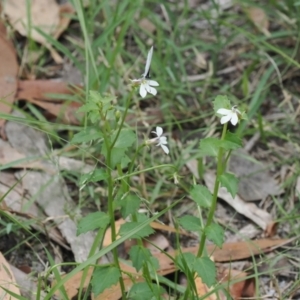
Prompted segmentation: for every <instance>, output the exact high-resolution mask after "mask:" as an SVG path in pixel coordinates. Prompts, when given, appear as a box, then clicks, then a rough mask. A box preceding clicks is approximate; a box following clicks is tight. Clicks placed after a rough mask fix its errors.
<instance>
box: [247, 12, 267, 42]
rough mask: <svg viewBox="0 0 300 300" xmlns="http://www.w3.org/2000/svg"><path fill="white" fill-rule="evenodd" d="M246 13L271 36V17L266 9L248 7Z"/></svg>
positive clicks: (262, 30)
mask: <svg viewBox="0 0 300 300" xmlns="http://www.w3.org/2000/svg"><path fill="white" fill-rule="evenodd" d="M246 14H247V15H248V17H249V19H250V20H251V21H252V22H253V24H254V25H255V26H256V27H257V28H258V30H260V31H261V32H262V33H263V34H265V35H266V36H270V35H271V34H270V32H269V19H268V16H267V15H266V13H265V11H264V10H263V9H261V8H259V7H254V6H252V7H248V8H247V9H246Z"/></svg>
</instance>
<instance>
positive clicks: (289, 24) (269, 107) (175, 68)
mask: <svg viewBox="0 0 300 300" xmlns="http://www.w3.org/2000/svg"><path fill="white" fill-rule="evenodd" d="M71 2H72V3H73V5H74V7H75V9H76V14H75V15H74V16H73V21H72V23H71V25H70V26H69V28H68V29H67V31H66V32H65V33H64V35H63V36H62V37H61V38H60V39H59V40H55V39H53V38H52V37H50V36H47V35H45V33H43V32H42V31H41V30H39V29H37V30H39V32H40V33H41V34H43V35H44V36H45V37H47V40H48V42H49V43H50V44H52V46H53V47H54V48H55V49H56V50H57V51H59V53H60V54H61V55H62V56H63V57H65V58H68V59H69V60H70V61H71V63H72V64H74V66H75V67H76V68H77V69H79V70H80V72H81V73H82V75H83V78H84V83H85V86H84V91H85V99H82V98H81V97H80V96H79V95H78V99H77V100H78V101H81V102H83V103H84V102H86V101H87V97H88V92H89V90H97V91H99V92H100V93H103V94H104V93H112V94H113V95H115V96H116V99H117V101H116V105H117V107H118V109H119V110H120V111H121V112H123V111H124V106H125V101H126V95H127V94H128V85H129V84H130V79H134V78H139V77H140V75H141V74H142V73H143V71H144V69H143V68H144V62H145V58H146V55H147V52H148V50H149V48H150V47H151V45H154V55H153V60H152V64H151V78H152V79H153V80H156V81H157V82H159V84H160V86H159V87H158V95H157V97H155V98H154V97H151V98H150V97H148V98H146V99H143V100H140V98H139V96H138V93H136V95H134V99H133V100H134V105H132V106H131V107H130V109H129V114H130V115H131V116H132V119H131V121H129V122H128V124H129V125H128V124H127V125H126V126H128V127H131V128H133V129H134V130H137V131H138V132H139V133H140V134H139V140H140V141H142V140H143V139H144V137H143V134H144V135H145V136H147V137H149V136H150V132H151V130H153V128H154V127H155V126H157V125H159V126H162V127H163V128H164V131H165V132H169V136H168V138H169V141H170V149H171V154H170V156H168V157H166V156H164V155H162V153H161V152H160V151H159V150H161V149H158V148H157V149H156V148H155V149H154V147H153V148H152V149H151V150H149V149H146V148H145V150H144V151H143V152H142V154H141V156H140V157H139V162H140V163H141V164H142V169H150V170H149V172H147V174H142V175H141V174H139V173H138V170H137V174H136V176H139V177H138V178H139V179H140V180H134V181H132V182H131V183H130V184H131V188H132V189H134V190H135V191H136V192H137V193H138V194H139V195H140V196H141V197H142V198H143V199H144V203H143V206H144V207H146V208H147V209H149V210H151V211H153V212H154V211H156V210H159V211H163V209H165V208H167V210H169V209H168V204H167V203H169V202H168V201H167V200H169V201H171V202H174V201H177V200H179V199H181V198H182V196H184V195H185V193H186V191H187V190H188V189H189V187H190V186H191V185H192V184H193V180H194V178H193V176H192V174H190V172H189V171H188V170H187V169H186V168H185V161H186V157H187V156H194V157H195V158H199V154H198V152H197V147H198V144H199V142H198V141H199V139H200V138H203V137H206V136H207V135H208V134H210V135H214V136H217V135H219V133H220V130H221V127H220V126H219V122H218V120H217V119H216V118H215V117H214V116H213V110H212V100H213V99H214V98H215V97H216V96H217V95H219V94H223V95H227V96H228V97H229V99H231V100H232V102H233V103H234V104H237V105H239V106H240V107H243V108H244V109H245V110H246V111H247V115H248V120H247V121H244V122H243V123H242V124H241V125H240V126H239V129H238V133H239V135H240V136H241V137H242V138H243V140H244V142H246V141H247V140H249V139H251V137H252V136H253V135H254V134H255V133H256V132H260V134H261V138H260V139H259V141H258V142H257V143H256V145H255V148H254V149H253V151H252V152H251V155H253V156H254V157H255V155H256V154H260V153H262V156H263V162H265V163H266V164H267V165H268V167H269V169H270V170H271V171H272V172H273V173H277V174H279V173H280V172H284V170H286V169H287V170H288V171H287V172H286V173H285V174H284V176H282V178H281V184H282V185H283V186H284V187H285V193H284V194H283V195H282V196H280V197H277V198H274V199H271V200H269V202H268V203H269V206H268V210H269V211H272V214H273V216H274V220H278V227H279V229H280V230H279V235H280V236H281V237H295V236H299V213H298V212H299V206H298V204H297V203H298V200H299V194H298V195H296V194H295V183H296V180H297V177H298V176H299V174H300V169H299V163H298V161H299V149H300V148H299V145H300V138H299V134H298V132H299V128H298V127H299V126H298V124H299V113H298V111H297V109H298V108H299V94H300V89H299V87H298V85H299V84H298V82H299V67H300V63H299V32H300V31H299V25H300V12H299V9H300V5H299V3H298V2H297V1H292V0H289V1H281V2H280V1H265V2H264V3H261V2H259V1H242V0H239V1H235V2H234V6H233V7H231V8H229V9H226V10H224V11H220V13H219V15H218V17H217V18H216V17H214V15H215V12H214V11H215V9H217V8H218V4H217V2H215V1H208V2H207V3H206V4H207V5H206V4H205V3H204V4H203V5H202V4H198V5H197V6H196V7H190V6H189V1H173V2H171V1H170V2H165V3H162V2H161V1H158V0H151V1H150V0H149V1H146V0H145V1H141V0H137V1H130V0H123V1H116V2H115V3H114V4H112V1H109V0H103V1H99V0H91V1H89V6H87V7H83V5H82V1H80V0H72V1H71ZM208 4H209V5H208ZM254 6H255V7H260V8H262V9H263V10H264V12H265V14H266V15H267V17H268V20H269V23H270V26H269V31H270V36H265V35H264V34H263V33H262V32H260V31H259V29H257V28H256V27H255V25H254V24H253V22H251V20H250V19H249V17H248V15H247V9H248V8H249V7H254ZM144 18H146V19H147V20H148V21H149V22H151V23H152V24H153V25H154V27H155V31H154V32H148V31H147V30H146V29H145V28H141V25H140V24H139V22H140V20H142V19H144ZM73 41H76V43H74V42H73ZM27 47H28V49H29V51H30V49H31V50H34V49H35V44H34V43H32V42H31V41H29V42H28V45H27ZM18 53H19V55H20V59H22V55H23V53H22V49H20V48H18ZM48 55H49V53H47V52H45V53H44V54H43V57H42V58H41V62H45V65H42V64H41V62H40V64H39V67H40V68H43V67H45V68H46V67H47V66H46V62H48V61H49V57H48ZM197 55H202V56H203V57H204V58H205V59H206V61H207V63H208V65H210V66H211V67H210V68H211V69H210V70H203V69H201V68H200V67H199V66H198V65H197ZM26 67H27V68H28V69H30V68H33V66H30V65H29V66H26ZM227 68H233V69H232V71H228V72H225V73H224V74H220V73H219V72H220V71H222V70H226V69H227ZM203 74H205V76H203V77H202V78H201V79H200V80H196V81H192V80H188V76H192V75H203ZM282 89H285V90H286V91H288V92H289V93H290V94H291V95H292V98H291V100H290V101H289V102H285V103H284V102H283V90H282ZM16 106H17V104H16ZM21 110H24V111H25V112H26V114H27V115H26V119H21V118H17V117H13V116H5V115H2V114H0V117H3V118H5V119H7V120H14V121H16V122H22V123H26V124H27V125H28V126H32V127H34V128H37V129H38V130H41V131H42V132H45V133H46V134H47V135H48V138H49V140H50V141H51V143H52V145H53V146H52V147H53V148H52V151H54V150H59V151H61V154H63V155H64V154H65V155H67V156H71V157H75V158H78V159H81V160H86V159H88V160H89V162H92V164H94V165H95V166H96V167H97V168H102V167H104V166H105V165H104V163H103V160H102V159H101V158H100V157H99V153H100V151H101V149H100V147H99V146H97V145H91V144H83V145H80V146H78V147H76V148H75V149H72V150H71V151H68V152H66V153H64V149H65V148H67V147H68V146H69V145H70V140H71V138H72V136H73V135H74V134H76V133H77V132H79V131H81V130H82V129H83V128H85V127H87V126H89V125H90V124H89V121H88V119H87V118H84V119H83V120H82V124H81V125H80V126H71V125H65V124H62V123H60V121H58V122H56V123H50V122H48V121H47V120H46V118H45V117H44V115H43V114H42V113H41V111H40V110H39V109H37V108H36V107H35V106H33V105H31V104H26V105H25V107H23V108H22V109H21ZM149 111H152V112H153V111H154V112H155V113H149ZM274 113H283V114H285V115H284V116H283V117H282V119H276V118H275V119H267V118H266V117H267V116H268V115H270V114H274ZM141 133H143V134H141ZM171 136H172V138H171ZM189 143H191V144H193V145H194V147H189ZM274 144H275V145H277V146H278V147H274ZM56 148H57V149H56ZM282 148H287V150H286V151H284V150H283V149H282ZM266 153H268V154H266ZM264 160H265V161H264ZM169 163H172V164H175V165H176V167H177V168H178V170H177V171H178V174H179V175H180V176H182V177H181V180H180V181H181V185H179V186H178V187H176V189H175V188H174V184H173V178H172V171H170V170H168V169H167V168H166V169H164V168H161V169H151V168H152V166H156V165H160V164H169ZM204 163H206V165H207V168H210V167H211V163H210V161H206V162H204ZM9 167H10V165H7V166H1V169H8V168H9ZM286 167H287V168H286ZM62 175H63V176H64V178H66V180H67V181H68V182H70V183H72V186H73V188H74V189H75V191H76V190H77V189H78V190H79V189H80V188H82V186H81V184H80V178H81V175H80V174H76V173H75V174H74V173H68V172H65V173H62ZM141 176H143V177H141ZM277 177H279V176H277ZM74 194H75V197H74V199H76V201H78V206H79V207H84V206H87V207H89V206H90V207H92V208H94V207H95V204H96V206H97V207H106V203H105V200H106V194H105V191H103V190H101V184H100V185H99V184H97V183H90V184H88V185H87V186H85V187H83V189H82V190H81V191H80V193H78V194H77V195H76V193H74ZM95 197H97V200H96V201H95V200H94V199H95ZM99 199H100V200H99ZM185 201H186V200H184V201H182V204H181V206H182V207H183V206H184V205H186V203H185ZM95 202H97V203H95ZM179 206H180V204H179ZM176 209H178V208H176ZM178 210H179V209H178ZM190 213H192V212H190ZM170 215H171V216H172V215H176V211H173V210H170V211H169V216H170ZM156 218H157V216H156V217H155V218H154V219H156ZM11 222H16V223H15V225H16V226H15V227H14V226H13V227H12V228H13V229H14V230H15V231H16V232H17V230H16V229H15V228H18V223H17V221H15V220H11V219H9V218H8V216H5V215H4V216H3V220H2V221H1V224H2V226H7V225H8V224H10V223H11ZM249 222H250V221H249ZM286 224H288V226H289V229H288V230H287V229H285V228H284V226H286ZM26 230H27V229H26ZM1 234H4V232H3V230H2V231H1ZM124 240H125V239H124ZM120 243H121V241H120V240H118V242H115V243H113V244H112V245H111V246H110V247H109V249H108V248H107V249H104V250H101V251H102V252H101V251H100V252H97V254H95V255H94V256H92V257H91V258H89V259H88V260H87V261H86V262H84V263H83V264H80V265H78V266H76V268H75V269H74V270H73V271H72V272H71V273H70V274H69V275H67V277H66V278H70V277H71V275H72V274H75V273H76V272H78V271H79V270H83V269H84V268H85V267H87V266H88V265H89V264H90V263H92V264H93V263H95V261H96V258H99V257H101V256H102V255H103V254H104V252H105V253H107V252H108V251H109V250H111V249H113V247H116V246H117V244H120ZM294 249H297V245H296V244H295V246H294ZM278 255H280V250H279V252H278ZM263 259H264V260H265V262H267V259H268V258H263ZM255 264H256V262H254V265H255ZM51 265H53V266H54V264H52V263H51ZM253 270H254V271H253V277H254V278H256V279H257V282H259V276H260V275H262V274H261V273H260V271H259V270H258V269H257V268H256V267H254V268H253ZM271 271H272V270H270V273H271ZM55 276H56V278H57V279H58V280H59V281H60V283H59V284H58V285H57V286H56V287H52V289H51V290H50V292H49V293H48V296H47V298H46V299H50V297H51V295H52V293H53V292H54V290H58V289H60V288H62V286H63V282H65V281H66V279H62V280H60V278H59V276H60V275H59V273H57V272H55ZM299 282H300V281H299V278H296V276H295V279H294V283H293V287H296V286H297V284H299ZM293 287H291V288H290V289H289V290H288V291H285V293H286V294H285V296H284V297H286V298H288V297H289V296H290V295H291V294H292V292H293ZM61 291H62V293H63V294H62V295H63V298H62V299H66V297H65V295H64V291H63V290H61ZM289 292H290V294H289ZM260 293H261V291H258V296H259V295H260Z"/></svg>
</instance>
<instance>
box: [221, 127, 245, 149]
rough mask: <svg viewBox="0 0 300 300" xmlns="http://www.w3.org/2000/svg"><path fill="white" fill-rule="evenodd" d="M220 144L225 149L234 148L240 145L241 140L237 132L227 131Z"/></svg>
mask: <svg viewBox="0 0 300 300" xmlns="http://www.w3.org/2000/svg"><path fill="white" fill-rule="evenodd" d="M221 146H222V147H223V148H224V149H225V150H236V149H239V148H241V147H242V140H241V138H240V137H239V136H238V135H237V134H234V133H231V132H230V131H227V132H226V135H225V139H224V140H222V141H221Z"/></svg>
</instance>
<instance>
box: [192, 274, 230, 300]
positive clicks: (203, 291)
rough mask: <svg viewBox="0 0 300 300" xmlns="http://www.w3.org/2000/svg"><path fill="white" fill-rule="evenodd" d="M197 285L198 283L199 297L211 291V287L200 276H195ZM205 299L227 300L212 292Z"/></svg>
mask: <svg viewBox="0 0 300 300" xmlns="http://www.w3.org/2000/svg"><path fill="white" fill-rule="evenodd" d="M195 285H196V289H197V295H198V297H201V296H205V295H207V294H208V293H209V292H210V289H209V288H208V287H207V285H206V284H205V283H203V281H202V279H201V278H200V277H198V276H197V277H196V278H195ZM205 299H207V300H217V299H219V300H225V298H224V299H223V298H220V297H218V298H217V296H216V294H214V293H213V294H211V295H209V296H206V297H205Z"/></svg>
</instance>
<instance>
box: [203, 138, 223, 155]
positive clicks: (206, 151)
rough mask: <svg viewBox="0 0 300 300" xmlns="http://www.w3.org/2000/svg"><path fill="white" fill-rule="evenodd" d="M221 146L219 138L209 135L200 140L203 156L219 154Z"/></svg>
mask: <svg viewBox="0 0 300 300" xmlns="http://www.w3.org/2000/svg"><path fill="white" fill-rule="evenodd" d="M220 147H221V141H220V140H219V139H217V138H213V137H209V138H206V139H203V140H201V141H200V149H199V152H200V154H201V155H202V156H217V155H218V151H219V149H220Z"/></svg>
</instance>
